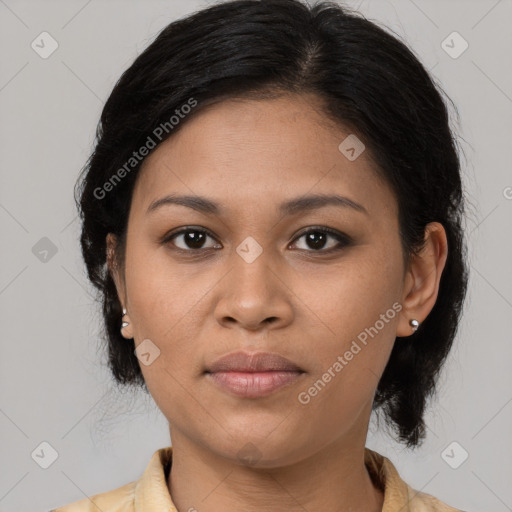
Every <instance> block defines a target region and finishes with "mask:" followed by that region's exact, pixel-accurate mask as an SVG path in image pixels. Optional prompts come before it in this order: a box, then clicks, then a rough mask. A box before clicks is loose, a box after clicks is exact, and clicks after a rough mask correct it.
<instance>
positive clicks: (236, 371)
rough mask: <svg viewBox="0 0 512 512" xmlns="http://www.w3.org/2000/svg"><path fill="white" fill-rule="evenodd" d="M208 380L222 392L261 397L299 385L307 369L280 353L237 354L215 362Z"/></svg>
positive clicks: (244, 396)
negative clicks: (294, 384)
mask: <svg viewBox="0 0 512 512" xmlns="http://www.w3.org/2000/svg"><path fill="white" fill-rule="evenodd" d="M205 373H206V377H207V378H208V379H209V380H210V381H211V382H213V383H214V384H215V385H216V386H218V387H219V388H220V389H222V390H223V391H227V392H228V393H230V394H232V395H236V396H239V397H243V398H261V397H264V396H267V395H269V394H271V393H273V392H275V391H277V390H278V389H282V388H284V387H286V386H289V385H290V384H292V383H294V382H296V381H297V380H298V379H300V378H301V377H302V375H303V374H305V372H304V370H302V368H300V367H299V366H298V365H296V364H295V363H293V362H292V361H290V360H288V359H286V358H285V357H283V356H280V355H279V354H271V353H268V352H257V353H252V354H249V353H247V352H235V353H232V354H227V355H225V356H223V357H221V358H219V359H217V360H216V361H214V362H213V363H212V364H211V365H210V366H209V367H208V368H207V370H206V371H205Z"/></svg>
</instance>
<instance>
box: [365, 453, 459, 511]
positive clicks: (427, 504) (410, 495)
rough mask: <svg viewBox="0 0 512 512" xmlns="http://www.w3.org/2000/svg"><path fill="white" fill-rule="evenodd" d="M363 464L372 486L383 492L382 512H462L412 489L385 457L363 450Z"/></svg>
mask: <svg viewBox="0 0 512 512" xmlns="http://www.w3.org/2000/svg"><path fill="white" fill-rule="evenodd" d="M365 464H366V467H367V468H368V471H369V473H370V476H371V477H372V480H373V482H374V484H375V485H376V486H377V487H378V488H380V489H381V490H382V491H383V492H384V504H383V508H382V511H383V512H392V511H394V510H403V511H404V512H405V511H406V510H407V512H463V511H461V510H460V509H457V508H454V507H451V506H450V505H447V504H446V503H443V502H442V501H441V500H439V499H437V498H435V497H434V496H431V495H430V494H426V493H424V492H421V491H417V490H416V489H414V488H412V487H411V486H410V485H409V484H407V482H405V481H404V480H403V479H402V478H401V476H400V475H399V473H398V471H397V469H396V467H395V466H394V465H393V463H392V462H391V461H390V460H389V459H388V458H387V457H384V456H383V455H381V454H379V453H377V452H375V451H373V450H370V449H368V448H366V450H365Z"/></svg>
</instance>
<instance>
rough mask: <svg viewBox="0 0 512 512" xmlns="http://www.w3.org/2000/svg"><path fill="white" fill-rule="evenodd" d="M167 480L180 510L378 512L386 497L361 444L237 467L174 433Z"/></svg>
mask: <svg viewBox="0 0 512 512" xmlns="http://www.w3.org/2000/svg"><path fill="white" fill-rule="evenodd" d="M172 446H173V459H172V467H171V471H170V474H169V478H168V481H167V484H168V487H169V491H170V494H171V496H172V500H173V502H174V504H175V506H176V507H177V508H178V510H179V511H180V512H181V511H194V510H208V511H209V512H226V511H230V510H244V511H246V512H256V511H258V512H260V511H261V510H265V509H275V508H276V504H279V509H282V510H287V511H289V512H304V510H336V511H337V512H349V511H354V510H365V511H367V512H381V510H382V503H383V501H384V496H383V494H382V492H381V491H380V490H378V489H377V488H376V487H375V486H374V485H373V483H372V480H371V478H370V475H369V473H368V470H367V468H366V466H365V464H364V448H365V447H364V440H363V443H362V444H358V445H356V443H354V442H353V440H349V442H347V440H344V441H343V440H336V441H335V442H334V443H331V444H329V445H327V446H325V447H323V448H322V449H321V450H319V451H317V452H316V453H314V454H313V455H311V456H309V457H305V458H302V459H299V460H298V461H297V462H294V463H292V464H289V465H285V466H279V467H256V466H247V465H241V464H240V462H238V461H237V460H236V459H235V460H232V459H230V458H226V457H223V456H221V455H219V454H217V453H214V452H212V451H210V450H208V451H206V450H205V449H204V448H203V447H202V446H198V445H197V444H195V443H193V442H192V441H191V440H190V439H189V438H187V437H186V436H185V435H183V433H182V432H179V431H175V430H173V432H172Z"/></svg>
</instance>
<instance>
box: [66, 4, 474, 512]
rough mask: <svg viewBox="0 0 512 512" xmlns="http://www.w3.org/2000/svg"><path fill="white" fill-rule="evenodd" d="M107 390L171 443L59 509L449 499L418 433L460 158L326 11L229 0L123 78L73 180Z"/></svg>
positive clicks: (422, 88) (436, 337)
mask: <svg viewBox="0 0 512 512" xmlns="http://www.w3.org/2000/svg"><path fill="white" fill-rule="evenodd" d="M77 195H78V201H79V206H80V211H81V214H82V221H83V226H82V237H81V244H82V252H83V256H84V259H85V263H86V265H87V269H88V275H89V278H90V279H91V281H92V283H93V284H94V285H95V286H96V287H97V288H98V290H99V291H100V293H101V297H102V299H103V313H104V319H105V328H106V336H107V339H108V350H109V361H110V367H111V370H112V373H113V376H114V378H115V379H116V381H117V382H119V383H122V384H126V385H134V386H138V385H140V386H142V387H143V388H144V389H145V390H146V391H148V392H149V393H150V394H151V395H152V397H153V398H154V400H155V402H156V403H157V405H158V407H159V408H160V410H161V411H162V413H163V414H164V415H165V417H166V418H167V420H168V422H169V428H170V434H171V441H172V447H171V446H168V447H165V448H162V449H160V450H158V451H157V452H155V454H154V455H153V457H152V459H151V461H150V462H149V465H148V466H147V468H146V470H145V472H144V473H143V476H142V477H141V478H140V480H138V481H137V482H131V483H129V484H126V485H125V486H123V487H121V488H118V489H115V490H112V491H108V490H105V492H102V493H100V494H97V495H95V496H92V497H91V498H87V499H83V500H81V501H77V502H75V503H73V504H70V505H68V506H64V507H61V508H59V509H57V510H58V511H59V512H75V511H92V510H102V511H103V512H107V511H144V512H153V511H155V512H156V511H159V512H161V511H163V510H166V511H176V510H178V511H179V512H185V511H195V510H197V511H202V510H205V511H206V510H207V511H209V512H218V511H230V510H244V511H256V510H258V511H261V510H272V511H275V510H283V511H284V510H286V511H304V510H308V511H318V510H329V511H337V512H347V511H349V510H350V511H351V510H364V511H367V512H377V511H384V512H392V511H413V512H414V511H427V510H428V511H434V510H435V511H455V510H457V509H456V508H453V507H452V506H449V505H447V504H444V503H442V502H441V501H440V500H438V499H436V498H435V497H433V496H430V495H428V494H425V493H422V492H417V491H415V490H414V489H412V488H411V487H410V486H409V485H408V484H407V483H406V482H404V481H403V480H402V479H401V477H400V476H399V474H398V472H397V470H396V468H395V467H394V466H393V464H392V463H391V461H390V460H389V459H387V458H386V457H383V456H382V455H380V454H378V453H377V452H374V451H372V450H369V449H368V448H366V447H365V442H366V436H367V432H368V424H369V419H370V414H371V412H372V410H375V411H376V412H381V413H383V414H384V416H385V419H386V422H387V423H388V424H389V425H390V426H392V427H393V428H394V429H395V431H396V433H397V438H398V440H399V441H401V442H404V443H405V444H406V446H408V447H415V446H419V445H420V444H421V442H422V440H423V439H424V437H425V424H424V420H423V414H424V411H425V407H426V405H427V402H428V399H429V397H430V396H432V395H433V394H434V392H435V385H436V379H437V375H438V373H439V371H440V369H441V368H442V365H443V363H444V361H445V359H446V357H447V355H448V353H449V350H450V347H451V345H452V342H453V339H454V337H455V334H456V332H457V326H458V322H459V318H460V315H461V312H462V305H463V302H464V297H465V293H466V286H467V266H466V263H465V243H464V238H463V232H462V229H461V222H462V219H463V214H464V194H463V190H462V184H461V176H460V164H459V159H458V155H457V151H456V146H455V143H454V138H453V136H452V133H451V131H450V128H449V119H448V114H447V109H446V106H445V103H444V102H443V100H442V97H441V94H440V92H439V90H438V89H437V88H436V86H435V85H434V83H433V81H432V79H431V78H430V76H429V75H428V73H427V72H426V71H425V69H424V67H423V66H422V65H421V64H420V63H419V62H418V60H417V58H416V57H415V56H414V55H413V53H412V52H411V51H410V50H409V49H408V48H407V47H406V46H405V45H404V44H403V43H402V42H400V41H398V40H397V39H396V38H395V37H393V36H391V35H390V34H388V33H387V32H386V31H384V30H383V29H381V28H379V27H377V26H376V25H375V24H373V23H371V22H369V21H367V20H366V19H364V18H363V17H361V16H359V15H357V14H356V13H351V12H349V11H348V9H346V8H342V7H340V6H338V5H336V4H331V3H319V4H317V5H316V6H313V7H309V6H307V5H305V4H304V3H301V2H300V1H299V0H265V1H258V0H241V1H233V2H224V3H221V4H218V5H215V6H212V7H209V8H207V9H204V10H202V11H200V12H198V13H195V14H194V15H191V16H189V17H187V18H185V19H183V20H180V21H177V22H175V23H171V24H170V25H169V26H168V27H166V28H165V29H164V30H163V31H162V32H161V33H160V34H159V36H158V37H157V38H156V40H155V41H154V42H153V43H152V44H151V45H150V46H149V47H148V48H147V49H146V50H145V51H144V52H143V53H142V54H141V55H140V56H139V57H138V58H137V59H136V60H135V62H134V63H133V64H132V66H131V67H130V68H129V69H128V70H127V71H126V72H125V73H124V74H123V75H122V77H121V78H120V80H119V81H118V83H117V84H116V86H115V88H114V90H113V92H112V94H111V95H110V97H109V99H108V101H107V103H106V105H105V108H104V110H103V113H102V116H101V122H100V126H99V128H98V133H97V141H96V147H95V149H94V153H93V154H92V155H91V158H90V159H89V161H88V163H87V165H86V167H85V169H84V172H83V176H82V179H81V180H80V187H79V188H78V189H77Z"/></svg>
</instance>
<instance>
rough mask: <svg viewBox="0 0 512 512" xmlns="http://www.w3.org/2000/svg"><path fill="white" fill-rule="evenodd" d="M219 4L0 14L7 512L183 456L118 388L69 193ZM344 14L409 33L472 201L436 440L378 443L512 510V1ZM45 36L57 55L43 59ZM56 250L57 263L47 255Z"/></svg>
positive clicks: (0, 1) (423, 477)
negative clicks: (37, 455) (188, 17)
mask: <svg viewBox="0 0 512 512" xmlns="http://www.w3.org/2000/svg"><path fill="white" fill-rule="evenodd" d="M210 3H211V2H210ZM206 4H207V2H204V1H203V2H200V1H197V0H195V1H184V0H166V1H156V0H154V1H145V2H142V1H140V0H139V1H135V0H132V1H122V2H121V1H100V0H92V1H86V0H80V1H69V0H67V1H44V2H43V1H38V2H36V1H22V0H0V34H1V35H0V38H1V45H0V52H1V54H2V59H1V65H0V66H1V67H0V72H1V73H0V116H1V117H0V119H1V123H0V130H1V133H0V146H1V166H0V168H1V182H0V228H1V240H2V251H1V264H0V321H1V356H0V378H1V381H0V439H1V441H0V443H1V445H0V465H1V466H0V469H1V477H0V511H1V512H6V511H14V512H28V511H31V512H34V511H43V512H44V511H48V510H49V509H50V508H52V507H56V506H59V505H64V504H67V503H70V502H72V501H76V500H78V499H81V498H84V497H85V496H86V495H89V496H90V495H92V494H95V493H98V492H104V491H108V490H111V489H114V488H116V487H119V486H121V485H124V484H126V483H128V482H130V481H132V480H135V479H136V478H138V477H139V476H140V475H141V473H142V471H143V470H144V468H145V467H146V465H147V463H148V462H149V458H150V457H151V455H152V454H153V452H154V451H155V450H157V449H158V448H161V447H163V446H166V445H168V444H169V436H168V429H167V422H166V420H165V418H164V417H163V415H162V414H161V413H160V412H159V410H158V409H157V408H156V406H155V405H154V403H153V402H152V400H151V398H149V399H145V398H144V396H142V395H138V396H135V398H132V396H131V395H130V394H129V393H127V394H122V393H119V392H116V391H115V390H114V389H113V388H112V387H111V381H110V376H109V373H108V371H107V368H106V358H105V355H104V353H103V351H102V350H101V344H100V341H99V332H100V330H99V329H100V327H99V326H100V315H99V309H98V307H97V306H96V304H95V303H94V299H93V295H92V293H91V292H92V289H91V287H90V286H89V285H88V283H87V280H86V278H85V273H84V266H83V265H82V262H81V259H80V254H79V246H78V234H79V223H78V220H77V218H76V211H75V209H74V203H73V198H72V192H73V185H74V183H75V180H76V177H77V175H78V172H79V170H80V168H81V167H82V165H83V164H84V163H85V160H86V158H87V156H88V154H89V152H90V150H91V145H92V142H93V138H94V132H95V128H96V123H97V121H98V118H99V115H100V112H101V108H102V105H103V103H104V101H105V100H106V98H107V97H108V94H109V93H110V91H111V88H112V87H113V84H114V83H115V81H116V80H117V79H118V77H119V76H120V74H121V73H122V71H124V69H126V67H128V66H129V64H130V63H131V62H132V60H133V59H134V57H135V56H136V55H137V54H138V53H140V52H141V51H142V50H143V49H144V48H145V47H146V46H147V45H148V44H149V43H150V42H151V40H152V38H153V37H154V36H155V35H156V33H157V32H158V31H159V30H160V29H161V28H163V27H164V26H165V25H167V24H168V23H169V22H170V21H172V20H175V19H176V18H178V17H180V16H182V15H185V14H187V13H189V12H191V11H193V10H195V9H197V8H200V7H202V6H204V5H206ZM347 4H348V5H350V6H353V7H359V9H360V10H361V12H362V13H364V14H365V15H366V16H367V17H368V18H370V19H372V20H373V21H376V22H377V23H383V24H385V25H387V26H388V27H390V28H392V29H393V30H394V31H395V32H396V33H397V34H399V35H400V36H401V37H403V38H404V39H405V40H406V41H407V42H408V43H409V44H410V46H412V48H413V49H414V51H415V52H416V54H417V55H418V56H419V57H420V59H421V60H422V62H423V63H424V64H425V65H426V66H427V68H429V69H431V70H432V72H433V74H434V76H435V77H436V78H437V79H438V80H439V82H440V83H441V84H442V86H443V88H444V89H445V90H446V92H447V93H448V95H449V96H451V98H452V99H453V100H454V102H455V103H456V105H457V106H458V108H459V112H460V116H461V123H460V126H459V127H458V126H456V125H454V126H455V128H456V129H457V130H458V133H459V134H460V136H461V147H462V149H463V152H464V154H463V155H462V163H463V167H464V180H465V184H466V188H467V191H468V194H469V196H470V199H471V202H472V204H473V208H472V210H471V211H470V215H469V218H468V223H467V233H468V241H469V249H470V265H471V268H470V270H471V280H470V288H469V296H468V302H467V309H466V311H465V314H464V318H463V321H462V325H461V329H460V332H459V335H458V337H457V340H456V343H455V346H454V349H453V351H452V353H451V355H450V358H449V361H448V364H447V366H446V367H445V370H444V372H443V374H442V376H441V380H440V393H439V400H438V402H437V403H434V404H433V406H432V407H431V408H430V409H429V412H428V415H427V419H428V426H429V435H428V439H427V441H426V442H425V444H424V446H423V447H422V448H421V449H419V450H418V451H416V452H411V451H409V450H406V449H404V447H403V446H402V445H399V444H397V443H396V442H394V441H393V440H392V439H391V438H390V437H388V436H387V435H386V434H385V433H383V432H380V433H379V432H377V430H376V429H377V425H376V422H375V421H374V419H373V420H372V423H371V429H370V433H369V437H368V443H367V446H368V447H370V448H373V449H376V450H377V451H379V452H380V453H382V454H384V455H386V456H388V457H389V458H390V459H391V460H392V461H393V462H394V464H395V465H396V466H397V468H398V470H399V472H400V473H401V476H402V477H403V478H404V479H405V480H406V481H407V482H408V483H409V484H410V485H412V486H413V487H415V488H416V489H421V490H422V491H424V492H428V493H430V494H433V495H435V496H437V497H439V498H440V499H442V500H443V501H446V502H447V503H449V504H452V505H453V506H457V507H460V508H461V509H464V510H466V511H469V512H471V511H479V510H481V511H484V510H485V511H490V510H493V511H495V512H502V511H503V512H504V511H507V510H512V489H511V485H510V484H511V483H512V436H511V433H512V385H511V384H512V373H511V372H510V361H511V355H512V343H510V342H511V335H510V333H511V331H512V314H511V308H512V279H511V273H512V271H511V262H512V242H511V233H512V229H511V228H512V221H511V219H512V188H511V187H512V173H511V164H510V163H511V147H512V142H511V135H512V73H511V65H510V55H511V50H512V31H511V30H510V20H511V19H512V2H511V1H510V0H501V1H496V0H478V1H476V0H473V1H467V0H466V1H447V0H443V1H441V0H439V1H430V0H429V1H426V0H414V1H413V0H394V1H383V0H366V1H363V2H361V1H360V0H358V1H353V2H347ZM43 31H47V32H49V33H50V34H51V36H52V37H53V38H54V39H55V40H56V41H57V42H58V45H59V47H58V49H57V50H56V51H55V52H54V53H53V54H52V55H51V56H50V57H48V58H47V59H43V58H41V57H40V56H39V54H38V53H36V52H35V51H34V50H33V49H32V48H31V43H32V41H33V40H36V42H37V41H38V40H39V41H40V39H37V38H38V36H39V34H40V33H41V32H43ZM453 31H457V32H459V33H460V34H461V36H462V37H463V38H464V39H465V40H466V41H467V42H468V43H469V48H468V49H467V50H466V51H465V52H464V53H463V54H462V55H460V56H459V57H458V58H456V59H454V58H452V57H450V56H449V55H448V54H447V53H446V52H445V50H444V49H443V48H442V46H441V43H442V41H443V40H445V39H446V37H447V36H448V35H449V34H451V33H452V32H453ZM450 44H451V43H450ZM453 45H455V49H457V48H460V41H459V42H455V43H453ZM458 45H459V46H458ZM45 47H46V48H48V45H47V44H45ZM43 237H47V238H48V239H49V240H51V242H52V244H54V251H56V253H55V254H52V252H51V250H50V252H49V253H48V254H46V255H45V253H43V252H41V251H42V250H43V249H44V248H45V247H46V246H48V241H43V242H40V240H41V239H42V238H43ZM38 243H39V245H36V244H38ZM34 246H36V249H34V250H33V247H34ZM45 258H46V261H41V259H43V260H44V259H45ZM44 441H46V442H48V443H49V444H50V445H51V446H52V447H53V448H54V449H55V450H56V451H57V452H58V458H57V460H56V461H55V462H54V463H53V464H52V465H51V466H50V467H49V468H48V469H42V468H41V467H40V466H39V465H38V464H37V463H36V462H35V460H34V459H33V458H32V456H31V454H32V453H33V452H34V450H36V449H37V450H36V451H40V444H41V443H42V442H44ZM454 441H455V442H457V443H458V444H457V445H455V447H454V449H453V451H451V448H453V446H451V447H450V448H449V449H448V450H447V451H446V448H447V447H449V445H450V444H451V443H452V442H454ZM463 449H464V450H466V451H467V452H468V453H469V458H468V459H467V460H466V461H465V462H464V463H463V464H461V465H460V466H459V467H458V468H457V469H453V468H452V467H450V466H449V465H448V463H447V462H446V461H447V460H450V462H451V463H452V465H453V464H454V463H456V462H457V461H459V462H460V460H461V457H462V454H463V452H462V450H463ZM46 453H48V451H47V452H46ZM447 454H448V456H447Z"/></svg>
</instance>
